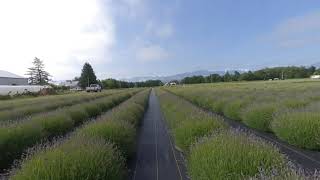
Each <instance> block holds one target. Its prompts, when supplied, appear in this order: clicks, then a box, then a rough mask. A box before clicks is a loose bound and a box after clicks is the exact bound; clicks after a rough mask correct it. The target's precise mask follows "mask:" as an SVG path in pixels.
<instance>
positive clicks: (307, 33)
mask: <svg viewBox="0 0 320 180" xmlns="http://www.w3.org/2000/svg"><path fill="white" fill-rule="evenodd" d="M269 39H270V40H271V41H274V42H275V43H276V44H277V45H278V46H279V47H285V48H295V47H304V46H308V45H314V44H316V43H319V42H320V11H317V12H312V13H308V14H304V15H301V16H297V17H293V18H290V19H288V20H286V21H284V22H282V23H280V24H279V25H278V26H276V27H275V29H274V30H273V32H272V33H271V36H270V38H269Z"/></svg>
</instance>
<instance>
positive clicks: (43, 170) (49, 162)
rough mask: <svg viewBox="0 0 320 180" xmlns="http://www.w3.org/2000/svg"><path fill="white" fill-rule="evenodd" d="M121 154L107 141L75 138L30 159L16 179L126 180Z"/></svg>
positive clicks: (18, 172) (17, 173) (26, 161)
mask: <svg viewBox="0 0 320 180" xmlns="http://www.w3.org/2000/svg"><path fill="white" fill-rule="evenodd" d="M125 177H126V172H125V163H124V159H123V158H122V157H121V154H120V152H118V151H117V149H115V148H114V147H113V145H112V144H110V143H108V142H106V141H105V140H103V139H87V138H73V139H72V140H70V141H68V142H67V143H65V144H62V145H61V146H59V147H57V148H54V149H48V150H46V151H43V152H40V153H38V154H36V155H35V156H32V157H30V158H29V159H26V160H25V161H24V163H23V164H22V167H21V170H19V171H16V172H15V174H14V175H13V176H12V177H11V179H12V180H61V179H63V180H75V179H77V180H82V179H83V180H88V179H97V180H99V179H101V180H103V179H108V180H122V179H125Z"/></svg>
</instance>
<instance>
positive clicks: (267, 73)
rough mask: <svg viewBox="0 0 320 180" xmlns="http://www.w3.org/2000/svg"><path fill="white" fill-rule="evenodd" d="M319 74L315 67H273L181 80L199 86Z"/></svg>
mask: <svg viewBox="0 0 320 180" xmlns="http://www.w3.org/2000/svg"><path fill="white" fill-rule="evenodd" d="M314 74H320V69H316V67H314V66H311V67H304V66H301V67H297V66H288V67H274V68H264V69H260V70H257V71H248V72H244V73H240V72H238V71H234V72H226V73H225V74H224V75H219V74H211V75H209V76H192V77H186V78H184V79H182V80H181V83H182V84H199V83H214V82H231V81H257V80H269V79H298V78H308V77H310V76H311V75H314Z"/></svg>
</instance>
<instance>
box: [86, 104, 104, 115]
mask: <svg viewBox="0 0 320 180" xmlns="http://www.w3.org/2000/svg"><path fill="white" fill-rule="evenodd" d="M83 106H84V109H85V111H86V112H87V113H88V115H89V116H90V117H96V116H98V115H99V114H100V113H101V112H102V109H101V108H100V107H99V105H98V104H95V103H87V104H85V105H83Z"/></svg>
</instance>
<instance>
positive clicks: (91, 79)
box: [79, 62, 98, 88]
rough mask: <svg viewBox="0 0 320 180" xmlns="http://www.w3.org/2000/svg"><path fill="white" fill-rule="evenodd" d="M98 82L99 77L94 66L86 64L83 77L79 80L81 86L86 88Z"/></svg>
mask: <svg viewBox="0 0 320 180" xmlns="http://www.w3.org/2000/svg"><path fill="white" fill-rule="evenodd" d="M97 82H98V81H97V77H96V75H95V73H94V71H93V68H92V66H91V65H90V64H89V63H87V62H86V63H84V65H83V68H82V72H81V76H80V78H79V86H80V87H82V88H85V87H87V86H89V85H90V84H96V83H97Z"/></svg>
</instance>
